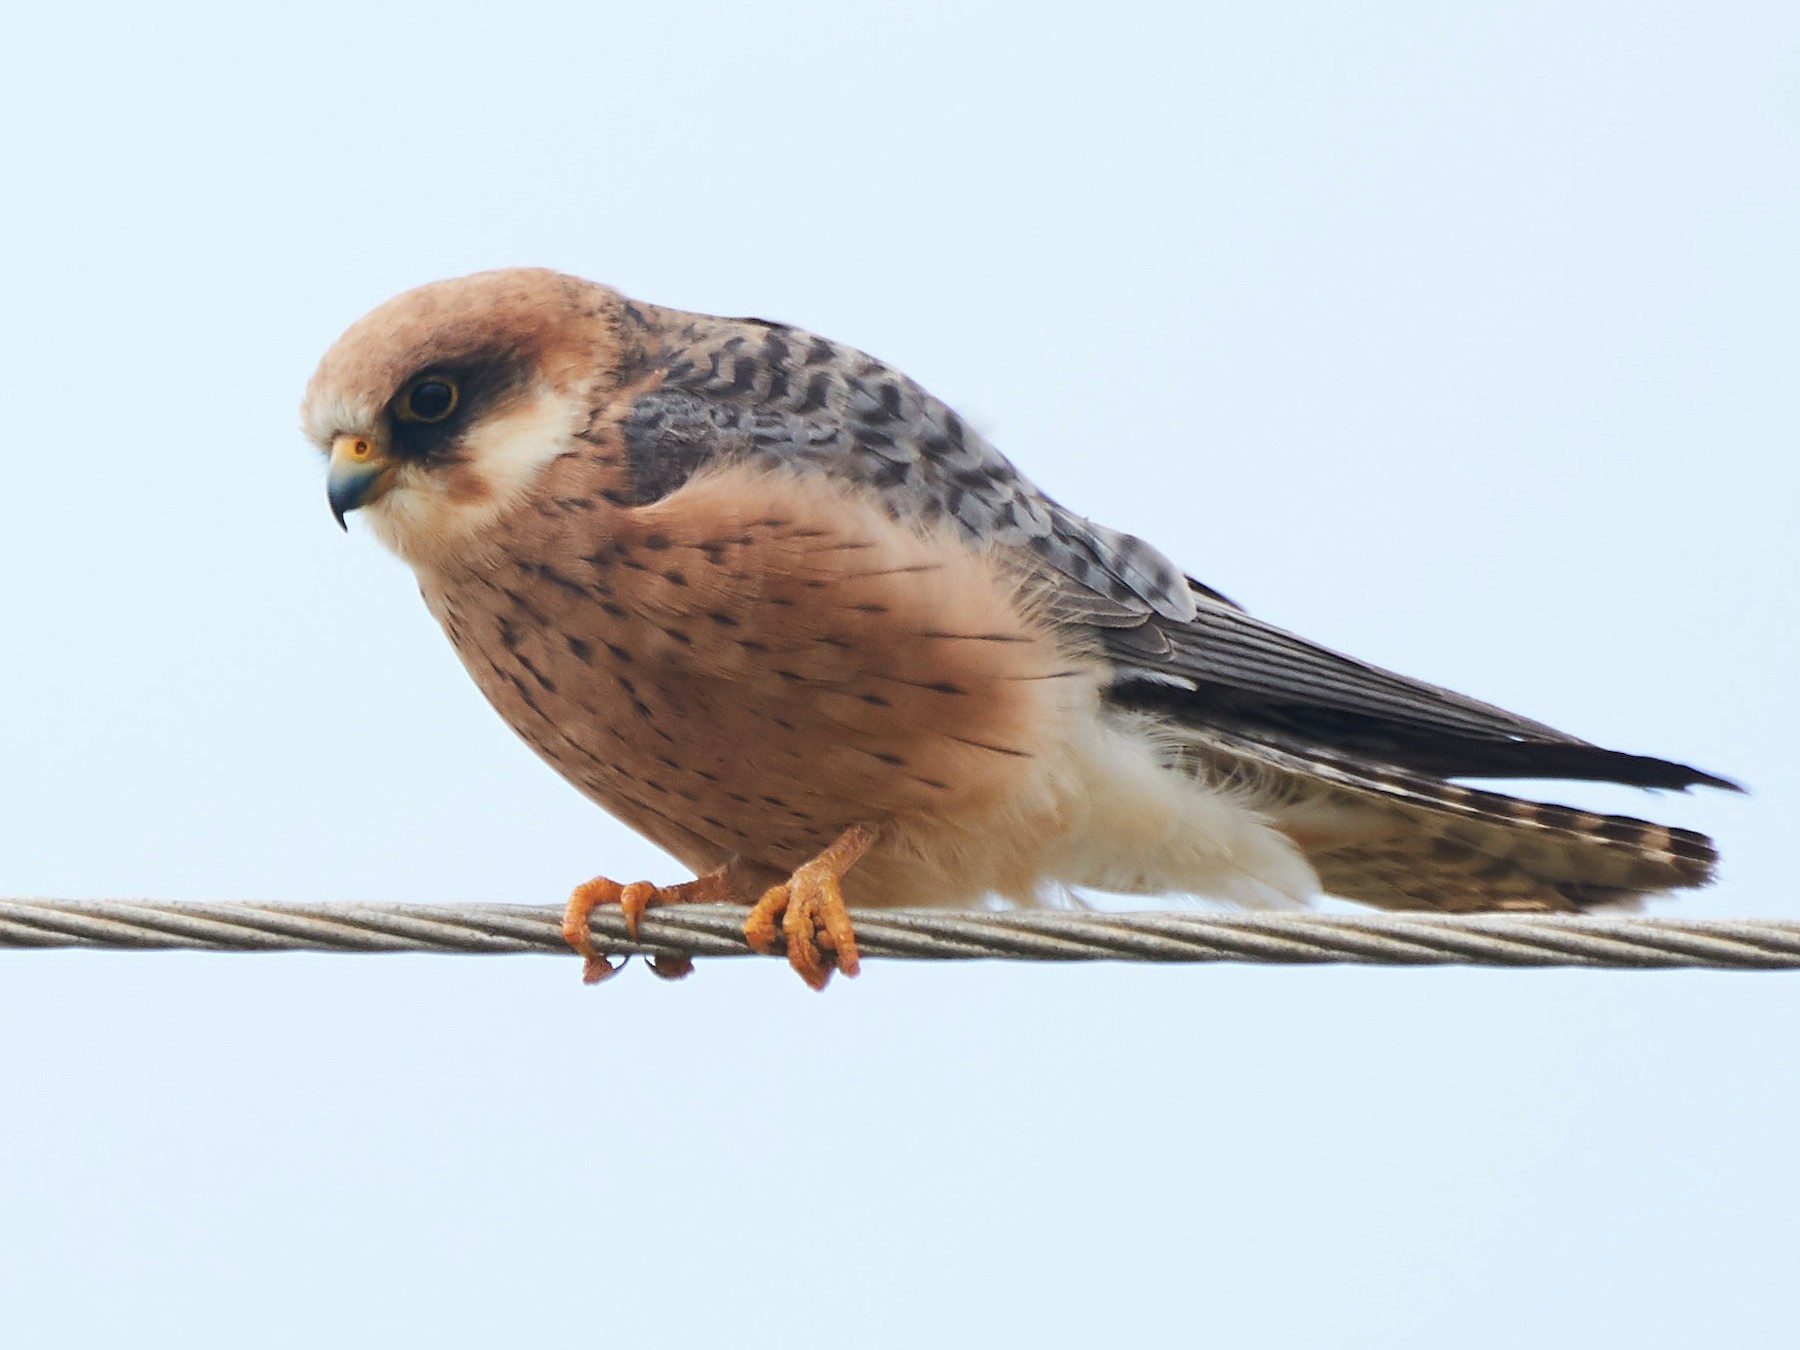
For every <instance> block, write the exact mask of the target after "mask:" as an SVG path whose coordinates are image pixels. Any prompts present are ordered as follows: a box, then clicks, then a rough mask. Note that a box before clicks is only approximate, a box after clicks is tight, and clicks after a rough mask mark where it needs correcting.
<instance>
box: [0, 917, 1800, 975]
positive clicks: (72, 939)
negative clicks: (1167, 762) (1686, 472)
mask: <svg viewBox="0 0 1800 1350" xmlns="http://www.w3.org/2000/svg"><path fill="white" fill-rule="evenodd" d="M746 912H747V911H745V910H744V909H742V908H740V907H737V906H733V905H677V906H671V907H669V908H666V909H658V910H652V911H651V912H650V914H649V915H647V916H646V918H645V920H644V924H643V928H642V932H641V935H640V940H638V941H633V940H632V939H631V938H630V937H629V936H627V934H626V932H625V924H624V919H623V916H622V915H620V913H619V912H618V911H617V910H609V909H600V910H596V911H595V913H594V916H593V924H592V930H593V934H594V940H595V943H596V945H598V946H599V947H600V948H601V949H602V950H604V951H606V952H608V953H611V954H616V955H624V954H627V953H633V954H637V953H641V954H654V955H660V956H678V955H690V956H745V955H750V954H752V953H750V952H749V950H748V949H747V948H746V947H745V945H744V938H743V928H742V926H743V921H744V915H745V913H746ZM854 918H855V921H856V934H857V941H858V943H859V945H860V947H861V949H862V954H863V955H864V956H865V957H895V958H900V959H906V960H951V961H967V960H978V959H982V958H1001V959H1007V960H1015V961H1186V962H1203V961H1237V962H1252V963H1263V964H1275V965H1312V964H1355V965H1383V966H1441V965H1468V966H1583V967H1589V968H1606V969H1621V970H1669V969H1694V968H1699V969H1708V970H1795V969H1800V921H1796V920H1791V919H1785V920H1784V919H1673V918H1665V917H1661V916H1657V917H1647V916H1644V915H1606V916H1564V915H1523V914H1520V915H1513V914H1481V915H1440V914H1357V915H1340V914H1309V913H1303V914H1229V915H1225V914H1213V913H1196V912H1192V911H1160V912H1153V913H1137V914H1104V913H1098V912H1094V911H1091V910H1008V911H1002V912H996V913H969V912H963V911H942V910H870V911H863V912H860V913H857V914H855V915H854ZM561 928H562V910H561V908H560V907H550V906H541V907H540V906H525V905H392V904H330V905H286V904H264V903H257V902H218V903H192V902H181V903H171V902H164V901H151V900H0V947H90V948H107V949H112V950H122V951H152V950H168V949H183V950H190V951H233V952H244V951H263V952H272V951H305V952H455V953H470V954H483V955H522V954H530V953H539V954H549V953H554V954H559V955H563V956H567V955H569V948H568V947H567V945H566V944H565V943H564V942H563V939H562V933H561Z"/></svg>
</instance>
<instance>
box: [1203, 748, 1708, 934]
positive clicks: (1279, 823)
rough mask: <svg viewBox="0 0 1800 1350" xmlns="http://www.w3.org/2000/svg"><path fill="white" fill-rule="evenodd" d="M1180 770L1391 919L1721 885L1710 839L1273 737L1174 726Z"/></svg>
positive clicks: (1323, 876)
mask: <svg viewBox="0 0 1800 1350" xmlns="http://www.w3.org/2000/svg"><path fill="white" fill-rule="evenodd" d="M1171 731H1172V733H1173V734H1174V735H1175V736H1176V737H1177V739H1178V742H1179V751H1178V755H1179V758H1180V760H1181V762H1182V763H1183V766H1184V767H1185V768H1187V769H1188V771H1189V772H1192V773H1194V774H1195V775H1196V776H1197V777H1200V778H1201V779H1203V780H1204V781H1206V782H1208V783H1209V784H1211V785H1214V786H1217V787H1222V788H1226V789H1228V790H1232V791H1234V792H1238V793H1240V794H1242V795H1243V797H1244V799H1245V800H1246V801H1247V802H1248V804H1249V805H1251V806H1253V807H1255V808H1256V809H1257V810H1259V811H1261V812H1262V813H1263V814H1264V815H1265V816H1266V817H1267V818H1268V819H1269V821H1270V822H1271V823H1272V824H1274V825H1275V826H1276V827H1277V828H1278V829H1280V830H1281V831H1282V832H1283V833H1285V834H1287V835H1288V836H1289V837H1290V838H1292V839H1293V840H1294V842H1295V843H1296V844H1297V845H1298V846H1299V847H1300V849H1301V850H1302V851H1303V852H1304V853H1305V855H1306V858H1307V860H1308V861H1309V862H1310V863H1312V865H1313V867H1314V868H1315V869H1316V870H1317V871H1318V873H1319V878H1320V881H1321V883H1322V884H1323V886H1324V888H1325V889H1326V890H1327V891H1328V892H1330V893H1331V894H1333V895H1338V896H1341V897H1343V898H1345V899H1348V900H1357V901H1361V902H1363V903H1364V904H1370V905H1377V906H1380V907H1381V908H1384V909H1411V910H1436V911H1440V912H1446V913H1479V912H1483V911H1496V910H1514V911H1527V912H1538V913H1542V912H1553V913H1554V912H1562V913H1569V912H1576V911H1580V910H1583V909H1588V908H1591V907H1593V906H1597V905H1618V904H1628V903H1631V902H1634V901H1636V900H1637V899H1639V898H1640V897H1643V896H1646V895H1653V894H1656V893H1658V892H1662V891H1667V890H1674V889H1679V888H1683V887H1691V886H1704V885H1706V884H1707V883H1708V882H1710V881H1711V880H1712V877H1713V872H1714V868H1715V866H1716V864H1717V862H1718V853H1717V851H1716V850H1715V849H1714V847H1713V845H1712V841H1711V840H1709V839H1708V838H1706V836H1705V835H1702V834H1698V833H1695V832H1694V831H1692V830H1683V829H1676V828H1673V827H1671V826H1667V825H1657V824H1653V823H1651V822H1649V821H1644V820H1636V819H1633V818H1631V817H1629V816H1612V815H1602V814H1600V813H1598V812H1593V811H1583V810H1579V809H1577V808H1575V807H1569V806H1556V805H1552V804H1549V803H1542V802H1534V801H1527V800H1525V799H1522V798H1518V797H1509V796H1507V795H1505V794H1503V793H1498V792H1492V791H1487V790H1483V789H1479V788H1471V787H1465V786H1463V785H1462V784H1459V783H1451V782H1446V781H1445V780H1443V779H1441V778H1434V777H1432V776H1431V775H1429V774H1427V773H1422V772H1420V771H1418V770H1415V769H1410V768H1401V767H1397V766H1392V765H1386V764H1380V763H1372V762H1370V761H1368V760H1365V759H1362V758H1360V757H1357V756H1354V755H1348V754H1342V753H1338V752H1334V751H1332V750H1330V749H1326V748H1323V747H1320V746H1318V745H1314V744H1308V743H1305V742H1301V741H1297V740H1296V741H1294V742H1287V743H1284V742H1283V741H1282V739H1281V738H1280V737H1279V736H1278V735H1273V736H1269V735H1265V734H1263V733H1261V732H1259V733H1258V734H1256V735H1255V736H1250V735H1244V734H1241V733H1239V732H1234V731H1227V730H1225V729H1223V728H1218V727H1201V726H1193V725H1186V726H1180V727H1176V728H1171Z"/></svg>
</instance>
